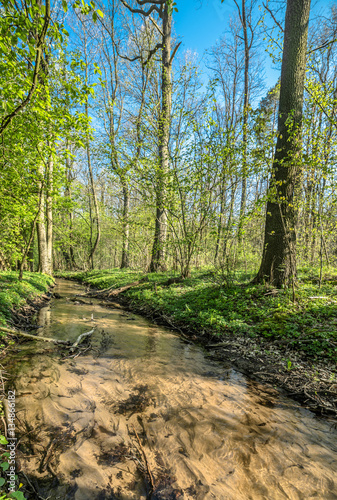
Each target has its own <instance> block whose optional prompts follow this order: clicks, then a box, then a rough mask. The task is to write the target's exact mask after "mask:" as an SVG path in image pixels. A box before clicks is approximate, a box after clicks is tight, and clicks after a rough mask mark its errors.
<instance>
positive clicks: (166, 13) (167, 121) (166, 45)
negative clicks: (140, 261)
mask: <svg viewBox="0 0 337 500" xmlns="http://www.w3.org/2000/svg"><path fill="white" fill-rule="evenodd" d="M162 20H163V23H162V30H163V36H162V61H161V63H162V77H161V113H160V119H159V124H158V137H159V165H158V172H157V186H156V220H155V232H154V241H153V247H152V257H151V263H150V272H156V271H159V270H165V240H166V229H167V226H166V219H167V216H166V210H165V196H166V189H165V185H166V176H167V172H168V168H169V138H170V125H171V100H172V88H171V87H172V85H171V68H172V58H171V30H172V12H171V10H170V6H169V5H168V3H167V2H166V3H165V6H164V8H163V14H162Z"/></svg>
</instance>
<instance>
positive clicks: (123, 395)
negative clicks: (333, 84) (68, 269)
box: [7, 282, 337, 500]
mask: <svg viewBox="0 0 337 500" xmlns="http://www.w3.org/2000/svg"><path fill="white" fill-rule="evenodd" d="M58 286H59V288H58V290H59V292H60V296H61V297H62V298H61V299H59V300H54V301H52V303H51V304H50V306H48V307H47V308H44V309H42V310H41V312H40V315H39V325H40V326H42V327H43V328H41V329H39V330H38V334H39V335H41V336H45V337H57V338H59V339H68V340H70V341H73V340H74V339H76V337H77V336H78V334H80V333H82V332H85V331H87V330H88V329H89V328H91V327H92V326H93V325H96V329H95V333H94V334H93V336H92V338H91V349H90V351H86V352H85V353H83V355H80V356H77V355H76V356H73V357H69V355H67V356H62V355H60V352H59V350H58V349H57V348H55V346H53V345H51V346H50V347H49V346H48V347H47V348H45V347H44V346H42V345H41V344H42V343H41V342H38V343H25V344H22V345H21V346H20V350H19V351H18V352H16V353H15V354H14V353H13V355H12V356H11V357H9V359H8V364H7V370H8V378H9V380H8V383H7V385H8V388H9V387H11V388H12V389H14V390H15V391H16V404H17V415H18V417H19V418H18V422H17V435H18V438H19V441H20V447H19V451H18V465H19V466H20V468H21V469H22V470H23V472H24V474H25V477H23V481H24V483H25V484H26V485H27V492H28V494H27V497H28V498H29V499H34V500H36V499H38V498H41V497H42V498H44V499H46V498H49V499H50V500H60V499H62V500H104V499H106V500H111V499H120V500H145V499H148V500H150V499H151V500H155V499H157V500H170V499H171V500H174V499H179V500H192V499H193V500H194V499H196V500H211V499H214V498H216V499H222V498H223V499H228V500H231V499H232V500H246V499H247V498H254V499H255V498H256V499H258V498H261V499H262V498H273V499H280V500H281V499H287V498H292V499H294V500H297V499H298V500H306V499H307V498H312V497H316V498H325V499H331V500H332V499H336V498H337V496H336V487H335V477H336V473H337V449H336V441H337V434H336V429H334V427H333V426H332V425H330V424H329V423H327V422H325V421H324V420H322V419H317V418H316V417H315V416H314V415H313V414H312V413H311V412H308V411H306V410H304V409H303V408H301V407H300V406H299V405H297V404H296V403H294V402H293V401H291V400H289V399H287V398H285V397H284V396H283V395H282V394H280V393H279V391H278V390H275V389H274V388H271V387H269V386H267V385H265V384H261V383H257V382H254V381H252V380H251V379H249V378H248V377H245V376H244V375H242V374H241V373H239V372H237V371H236V370H235V369H233V367H232V365H231V363H226V364H224V363H223V362H222V363H218V362H216V361H214V360H212V359H209V358H207V356H205V352H204V351H203V350H202V349H200V348H199V347H198V346H196V345H195V344H193V343H192V342H190V341H184V340H183V339H182V338H180V337H179V336H178V335H176V334H174V333H173V332H172V331H169V330H167V329H165V328H162V327H159V326H156V325H154V324H152V323H149V322H148V321H147V320H146V319H144V318H142V317H139V316H136V315H134V314H133V313H130V312H126V311H124V310H123V309H122V308H121V307H120V306H118V304H110V306H111V307H110V308H106V307H103V306H102V305H101V301H100V300H95V299H90V301H89V300H88V301H87V300H86V299H85V300H82V302H81V301H79V300H77V297H76V294H77V293H78V294H81V292H82V293H83V288H82V290H81V287H80V286H78V285H74V284H70V283H66V282H62V283H60V284H59V285H58ZM83 302H86V303H83ZM87 302H91V303H87ZM37 344H38V345H37Z"/></svg>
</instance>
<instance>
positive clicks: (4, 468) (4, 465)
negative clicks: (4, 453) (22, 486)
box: [0, 462, 9, 470]
mask: <svg viewBox="0 0 337 500" xmlns="http://www.w3.org/2000/svg"><path fill="white" fill-rule="evenodd" d="M0 467H1V468H2V470H8V469H9V463H8V462H2V464H0Z"/></svg>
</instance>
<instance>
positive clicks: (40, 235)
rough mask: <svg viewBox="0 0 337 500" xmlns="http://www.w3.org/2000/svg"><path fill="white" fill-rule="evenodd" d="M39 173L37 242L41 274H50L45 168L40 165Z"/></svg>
mask: <svg viewBox="0 0 337 500" xmlns="http://www.w3.org/2000/svg"><path fill="white" fill-rule="evenodd" d="M38 173H39V176H40V180H39V190H40V193H41V194H40V200H41V208H40V210H39V214H38V218H37V224H36V229H37V240H38V249H39V268H38V269H39V272H40V273H46V274H48V271H49V266H48V252H47V234H46V224H45V194H44V168H43V165H42V164H41V165H39V167H38Z"/></svg>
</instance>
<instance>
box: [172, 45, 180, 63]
mask: <svg viewBox="0 0 337 500" xmlns="http://www.w3.org/2000/svg"><path fill="white" fill-rule="evenodd" d="M180 45H181V42H179V43H178V44H177V45H176V46H175V47H174V49H173V52H172V55H171V59H170V65H171V64H172V61H173V59H174V56H175V55H176V53H177V50H178V49H179V47H180Z"/></svg>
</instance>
